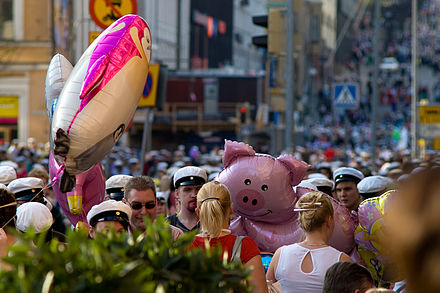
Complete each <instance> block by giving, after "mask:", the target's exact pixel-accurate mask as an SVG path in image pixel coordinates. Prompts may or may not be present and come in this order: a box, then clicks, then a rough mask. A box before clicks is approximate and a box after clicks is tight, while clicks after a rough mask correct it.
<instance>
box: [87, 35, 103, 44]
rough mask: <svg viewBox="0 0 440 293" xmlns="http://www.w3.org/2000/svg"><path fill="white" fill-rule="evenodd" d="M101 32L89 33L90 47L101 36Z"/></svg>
mask: <svg viewBox="0 0 440 293" xmlns="http://www.w3.org/2000/svg"><path fill="white" fill-rule="evenodd" d="M100 34H101V33H100V32H90V33H89V45H90V44H91V43H93V41H94V40H96V38H97V37H98V36H99V35H100Z"/></svg>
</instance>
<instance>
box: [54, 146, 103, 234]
mask: <svg viewBox="0 0 440 293" xmlns="http://www.w3.org/2000/svg"><path fill="white" fill-rule="evenodd" d="M58 169H59V165H58V163H57V162H56V160H55V158H54V157H53V155H52V153H51V154H50V156H49V175H50V178H54V177H55V176H56V175H57V172H58ZM62 172H63V171H61V173H62ZM60 175H61V174H60ZM75 178H76V185H75V188H74V189H73V191H71V192H67V193H63V192H61V190H60V187H59V186H58V184H53V185H52V189H53V191H54V193H55V196H56V198H57V201H58V203H59V204H60V206H61V209H62V210H63V212H64V214H65V215H66V217H67V218H68V219H69V221H70V223H72V225H73V226H76V225H77V223H79V222H83V223H87V213H88V212H89V211H90V209H91V208H92V206H94V205H97V204H99V203H100V202H102V201H103V200H104V195H105V175H104V171H103V170H102V166H101V164H100V163H99V164H96V165H95V166H94V167H93V168H92V169H90V170H88V171H86V172H84V173H81V174H78V175H76V176H75Z"/></svg>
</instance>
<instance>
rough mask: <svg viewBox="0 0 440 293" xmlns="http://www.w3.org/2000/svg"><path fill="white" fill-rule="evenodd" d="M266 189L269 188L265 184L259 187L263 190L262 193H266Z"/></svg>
mask: <svg viewBox="0 0 440 293" xmlns="http://www.w3.org/2000/svg"><path fill="white" fill-rule="evenodd" d="M268 188H269V187H267V185H266V184H264V185H262V186H261V190H263V191H266V190H267V189H268Z"/></svg>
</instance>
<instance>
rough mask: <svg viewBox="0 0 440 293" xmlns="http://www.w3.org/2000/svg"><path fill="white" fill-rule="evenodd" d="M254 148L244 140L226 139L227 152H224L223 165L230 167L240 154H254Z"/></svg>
mask: <svg viewBox="0 0 440 293" xmlns="http://www.w3.org/2000/svg"><path fill="white" fill-rule="evenodd" d="M254 155H255V151H254V149H253V148H252V147H251V146H250V145H248V144H245V143H243V142H238V141H231V140H227V139H225V152H224V153H223V160H222V161H223V166H224V167H225V168H226V167H228V166H229V165H230V164H231V163H232V161H234V160H235V159H236V158H237V157H240V156H254Z"/></svg>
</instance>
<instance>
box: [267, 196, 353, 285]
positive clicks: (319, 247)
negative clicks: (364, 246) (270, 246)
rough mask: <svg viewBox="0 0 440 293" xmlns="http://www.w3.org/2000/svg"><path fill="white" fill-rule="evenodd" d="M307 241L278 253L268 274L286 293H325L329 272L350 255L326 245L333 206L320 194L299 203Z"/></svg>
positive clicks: (287, 247)
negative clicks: (326, 277)
mask: <svg viewBox="0 0 440 293" xmlns="http://www.w3.org/2000/svg"><path fill="white" fill-rule="evenodd" d="M295 207H296V208H295V211H296V212H298V213H299V222H300V226H301V228H302V229H303V230H304V233H305V235H306V237H305V240H304V241H303V242H300V243H295V244H291V245H287V246H283V247H280V248H278V249H277V251H276V252H275V254H274V256H273V258H272V261H271V263H270V265H269V268H268V270H267V273H266V278H267V280H268V281H272V282H276V281H279V282H280V283H281V286H282V288H283V292H284V293H287V292H308V293H309V292H311V293H313V292H319V293H321V292H322V289H323V285H324V277H325V273H326V271H327V269H328V268H329V267H330V266H331V265H332V264H334V263H336V262H339V261H348V262H351V259H350V257H349V256H348V255H346V254H345V253H343V252H340V251H338V250H336V249H334V248H333V247H330V246H328V245H327V241H328V240H329V239H330V236H331V235H332V233H333V229H334V226H335V222H334V220H333V206H332V203H331V202H330V199H329V198H328V197H327V196H326V195H324V194H323V193H320V192H309V193H306V194H304V195H303V196H302V197H301V198H300V199H299V200H298V202H297V203H296V206H295Z"/></svg>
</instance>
